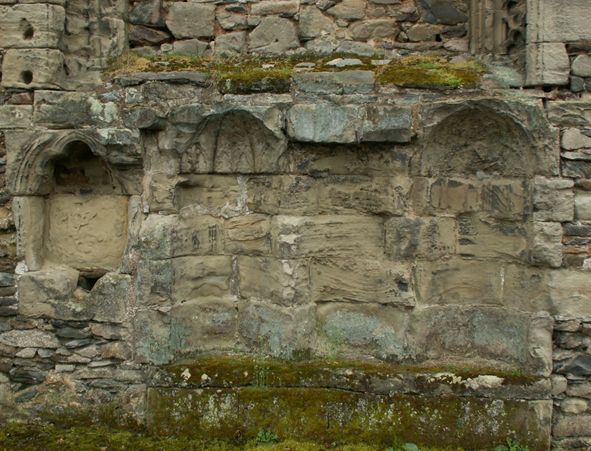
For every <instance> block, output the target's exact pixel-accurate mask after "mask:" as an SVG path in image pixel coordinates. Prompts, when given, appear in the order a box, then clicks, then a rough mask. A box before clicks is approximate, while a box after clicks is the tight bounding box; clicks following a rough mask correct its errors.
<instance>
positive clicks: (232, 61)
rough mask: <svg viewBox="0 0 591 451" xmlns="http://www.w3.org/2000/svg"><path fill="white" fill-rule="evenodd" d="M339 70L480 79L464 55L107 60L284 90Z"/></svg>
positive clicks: (454, 84)
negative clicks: (303, 76) (298, 80)
mask: <svg viewBox="0 0 591 451" xmlns="http://www.w3.org/2000/svg"><path fill="white" fill-rule="evenodd" d="M338 58H343V59H345V58H346V59H348V63H347V64H346V65H344V66H342V65H334V64H330V63H331V61H334V60H335V59H338ZM343 70H369V71H373V72H375V74H376V77H377V80H378V82H379V83H381V84H384V85H387V84H394V85H398V86H404V87H421V88H435V89H437V88H460V87H474V86H477V85H478V83H479V82H480V78H481V76H482V75H483V74H484V73H485V68H484V66H482V65H481V64H480V63H479V62H477V61H475V60H472V59H467V60H462V61H460V62H452V61H450V60H449V59H448V58H445V57H442V56H437V55H412V56H406V57H401V58H397V59H392V60H377V59H376V58H372V57H359V56H356V55H347V54H331V55H330V56H320V55H315V54H308V53H306V54H301V55H291V56H280V57H269V56H257V55H250V56H242V57H240V58H238V57H213V56H192V55H182V54H164V55H153V56H141V55H139V54H136V53H133V52H128V53H126V54H124V55H122V56H121V57H119V58H117V59H116V60H114V61H112V63H111V66H110V69H109V71H108V74H109V76H115V75H121V74H127V73H133V72H172V71H198V72H206V73H208V74H210V75H211V78H212V80H214V81H217V82H218V83H219V84H220V86H221V87H222V89H223V86H224V84H227V83H226V82H230V83H232V84H238V85H244V86H242V90H245V89H246V88H247V87H246V85H247V84H255V85H259V86H260V84H261V81H262V80H265V84H266V85H267V88H268V89H265V88H264V85H265V84H263V88H262V89H255V90H254V92H256V91H258V90H264V91H272V92H277V91H278V90H279V91H287V90H289V84H285V83H281V81H282V80H289V79H290V78H291V77H292V76H293V75H294V74H295V73H297V72H301V71H311V72H326V71H328V72H334V71H343Z"/></svg>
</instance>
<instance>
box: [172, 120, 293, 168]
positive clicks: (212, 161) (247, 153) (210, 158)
mask: <svg viewBox="0 0 591 451" xmlns="http://www.w3.org/2000/svg"><path fill="white" fill-rule="evenodd" d="M286 145H287V143H286V140H285V138H284V137H279V136H278V135H277V134H275V133H274V132H273V131H271V130H270V129H269V128H268V127H267V126H266V125H265V123H264V122H263V121H262V120H260V119H258V118H257V117H255V116H254V115H253V114H252V113H250V112H248V111H244V110H238V109H237V110H230V111H226V112H223V113H216V114H212V115H211V116H208V117H207V118H205V119H204V120H203V122H202V123H201V124H199V126H198V127H197V128H196V130H195V132H194V133H193V134H192V136H191V138H189V140H188V141H187V144H185V145H184V146H180V150H179V152H180V154H181V155H180V157H181V158H180V166H181V168H180V169H181V173H195V172H216V173H243V174H249V173H257V172H271V171H273V170H275V169H276V164H277V160H278V158H279V156H281V154H282V153H283V152H284V151H285V149H286Z"/></svg>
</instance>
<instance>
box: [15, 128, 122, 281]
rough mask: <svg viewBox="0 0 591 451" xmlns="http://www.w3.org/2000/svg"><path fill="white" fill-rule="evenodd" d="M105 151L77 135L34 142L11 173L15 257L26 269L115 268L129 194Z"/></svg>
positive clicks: (90, 270) (101, 270)
mask: <svg viewBox="0 0 591 451" xmlns="http://www.w3.org/2000/svg"><path fill="white" fill-rule="evenodd" d="M106 153H107V152H106V150H105V149H104V148H103V147H102V146H101V145H100V144H99V143H98V142H97V141H96V140H94V139H93V138H92V137H90V136H85V135H84V134H81V133H79V132H74V133H71V134H65V135H63V136H61V137H59V138H58V139H50V140H47V141H35V142H33V143H31V144H30V145H29V146H28V147H26V148H25V149H24V150H23V152H22V154H21V155H19V157H20V159H19V160H18V161H17V162H16V164H15V168H14V169H13V174H12V178H11V181H12V187H11V188H12V190H13V192H14V193H15V195H16V197H15V209H16V211H15V213H16V220H17V228H18V230H19V240H18V241H19V248H20V249H19V254H20V256H21V258H23V259H24V260H25V263H26V265H27V268H28V269H29V270H38V269H40V268H42V267H44V266H45V267H47V266H48V265H49V266H51V265H65V266H68V267H70V268H73V269H74V270H77V271H82V272H83V273H90V274H104V273H105V272H108V271H111V270H114V269H116V268H117V267H118V266H119V264H120V262H121V258H122V256H123V252H124V249H125V246H126V242H127V222H128V221H127V220H128V213H127V205H128V199H129V195H128V194H129V193H127V192H126V189H125V184H124V183H122V181H121V180H120V177H119V176H118V173H117V170H116V169H114V168H113V167H112V165H110V164H109V163H108V162H107V161H106V160H105V159H104V158H103V155H106Z"/></svg>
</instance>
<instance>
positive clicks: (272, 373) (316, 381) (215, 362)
mask: <svg viewBox="0 0 591 451" xmlns="http://www.w3.org/2000/svg"><path fill="white" fill-rule="evenodd" d="M163 369H164V371H165V372H166V373H168V374H169V375H171V377H172V378H173V380H174V381H176V382H180V383H190V384H196V385H203V386H220V387H236V386H249V385H252V386H277V387H298V386H299V387H301V386H304V387H305V386H324V387H336V386H348V387H351V388H364V385H365V384H366V383H367V381H368V380H370V379H372V378H379V379H391V378H396V377H397V376H399V375H417V374H426V375H431V374H437V373H451V374H454V375H455V376H458V377H460V378H462V379H469V378H474V377H477V376H481V375H491V376H497V377H500V378H503V384H504V385H528V384H532V383H535V382H536V381H538V380H539V378H538V377H536V376H532V375H529V374H525V373H523V372H522V371H520V370H518V369H511V368H500V367H497V368H490V367H477V366H467V365H464V366H462V365H459V364H455V365H452V364H449V365H444V364H440V365H430V364H425V365H411V364H390V363H386V362H379V361H347V360H320V359H317V360H302V361H282V360H277V359H271V358H255V357H251V356H245V355H223V356H201V357H198V358H195V359H188V360H183V361H179V362H176V363H174V364H171V365H167V366H165V367H164V368H163ZM436 383H439V382H436Z"/></svg>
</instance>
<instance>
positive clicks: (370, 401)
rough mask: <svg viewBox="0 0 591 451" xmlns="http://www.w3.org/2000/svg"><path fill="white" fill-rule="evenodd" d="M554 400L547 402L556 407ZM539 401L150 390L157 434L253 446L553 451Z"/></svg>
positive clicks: (150, 408) (331, 391)
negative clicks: (267, 442)
mask: <svg viewBox="0 0 591 451" xmlns="http://www.w3.org/2000/svg"><path fill="white" fill-rule="evenodd" d="M550 402H551V401H547V403H550ZM535 403H536V402H535V401H533V402H530V401H523V400H500V399H485V398H475V397H461V396H447V395H445V396H444V395H440V396H437V397H422V396H417V395H382V396H371V395H367V394H364V393H355V392H351V391H346V390H334V389H324V388H268V387H261V388H259V387H244V388H238V389H216V388H211V389H192V388H149V389H148V399H147V409H148V411H147V412H148V430H149V431H151V432H152V433H154V434H156V435H163V436H167V435H170V434H173V435H174V436H189V437H196V436H197V437H207V438H217V439H223V438H228V437H234V438H235V440H236V441H240V440H243V441H245V442H247V441H249V440H253V439H255V438H256V437H257V436H259V435H260V434H259V432H260V431H261V430H265V431H272V434H268V436H270V437H278V438H279V439H292V440H309V441H313V442H319V443H333V442H338V443H358V442H362V443H368V444H371V445H373V446H375V447H376V449H383V448H385V447H388V446H391V445H392V444H393V443H416V444H418V445H420V446H424V447H444V448H458V447H465V448H468V449H492V448H493V447H494V446H495V445H497V444H499V443H502V442H504V441H505V439H506V437H514V438H516V439H517V440H519V441H520V442H522V443H525V444H527V445H528V446H530V447H531V448H532V449H534V450H537V449H540V450H542V449H546V448H547V445H548V443H549V438H550V428H549V427H548V425H547V424H546V421H545V419H543V418H541V417H539V416H538V414H537V411H536V408H535V407H534V406H535Z"/></svg>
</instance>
